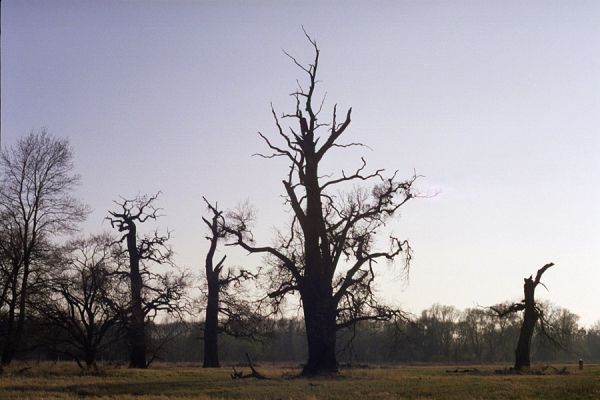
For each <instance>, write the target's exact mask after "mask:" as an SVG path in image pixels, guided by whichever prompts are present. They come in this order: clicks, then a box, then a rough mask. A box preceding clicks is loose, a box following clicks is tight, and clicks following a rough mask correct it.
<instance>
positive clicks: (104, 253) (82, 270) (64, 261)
mask: <svg viewBox="0 0 600 400" xmlns="http://www.w3.org/2000/svg"><path fill="white" fill-rule="evenodd" d="M112 242H113V238H111V237H110V236H109V235H106V234H104V235H96V236H90V237H89V238H85V239H84V238H82V239H76V240H72V241H70V242H68V243H67V244H66V245H65V246H64V247H63V249H62V251H61V254H60V256H59V257H57V259H56V260H55V261H54V263H53V264H54V265H52V267H53V268H52V269H51V270H50V271H49V273H48V275H47V278H48V281H47V283H48V284H47V286H46V288H45V290H44V292H45V296H41V297H39V300H38V302H37V304H36V305H35V306H34V307H35V310H36V311H37V312H38V313H39V314H40V316H41V317H42V321H44V323H46V324H48V325H49V326H48V328H49V329H50V330H51V331H52V335H49V336H51V338H52V339H53V340H52V342H51V343H49V344H50V345H51V346H52V347H53V348H54V349H55V350H56V351H59V352H62V353H65V354H67V355H69V356H71V357H73V358H74V359H75V360H76V361H77V364H78V365H79V366H80V367H81V368H82V369H83V368H84V364H83V363H82V361H83V362H84V363H85V368H87V369H91V368H93V369H96V357H97V355H98V353H99V351H101V350H102V349H103V348H104V347H106V346H108V345H110V343H111V341H110V340H107V339H108V336H109V333H112V334H113V335H112V339H113V340H116V339H118V338H120V335H116V334H115V332H116V331H117V329H116V328H117V327H118V323H119V321H120V319H121V317H122V310H123V309H124V308H125V307H126V304H127V303H128V296H127V286H126V285H123V284H122V282H120V280H119V277H118V275H117V274H116V271H117V265H118V264H117V262H116V260H115V259H114V251H113V249H112V248H111V243H112ZM111 331H112V332H111ZM51 338H48V339H51ZM57 339H58V340H57Z"/></svg>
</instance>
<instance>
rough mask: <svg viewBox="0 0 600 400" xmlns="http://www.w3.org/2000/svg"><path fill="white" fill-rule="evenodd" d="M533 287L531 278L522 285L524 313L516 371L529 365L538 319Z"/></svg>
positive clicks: (517, 350) (534, 285)
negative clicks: (532, 340)
mask: <svg viewBox="0 0 600 400" xmlns="http://www.w3.org/2000/svg"><path fill="white" fill-rule="evenodd" d="M535 287H536V283H535V282H534V281H533V279H532V277H529V278H526V279H525V284H524V285H523V291H524V293H525V299H524V303H525V312H524V314H523V324H522V325H521V332H520V333H519V342H518V343H517V349H516V350H515V369H516V370H520V369H522V368H523V367H529V366H530V365H531V361H530V359H529V354H530V353H531V339H532V338H533V331H534V329H535V324H536V322H537V321H538V319H539V317H540V315H539V312H538V310H537V307H536V304H535Z"/></svg>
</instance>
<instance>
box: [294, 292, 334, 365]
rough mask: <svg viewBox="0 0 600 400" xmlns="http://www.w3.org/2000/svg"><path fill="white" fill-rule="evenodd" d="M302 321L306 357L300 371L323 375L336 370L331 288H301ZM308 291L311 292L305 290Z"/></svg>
mask: <svg viewBox="0 0 600 400" xmlns="http://www.w3.org/2000/svg"><path fill="white" fill-rule="evenodd" d="M303 292H304V293H306V294H304V295H302V303H303V305H304V323H305V326H306V338H307V341H308V361H307V363H306V365H305V366H304V368H303V369H302V375H304V376H312V375H326V374H332V373H335V372H337V370H338V363H337V358H336V354H335V350H336V346H335V344H336V332H337V327H336V313H335V311H336V309H335V307H334V306H333V301H332V295H331V289H329V293H326V292H325V293H319V292H318V291H316V290H313V291H310V290H308V289H304V290H303ZM307 292H310V293H307Z"/></svg>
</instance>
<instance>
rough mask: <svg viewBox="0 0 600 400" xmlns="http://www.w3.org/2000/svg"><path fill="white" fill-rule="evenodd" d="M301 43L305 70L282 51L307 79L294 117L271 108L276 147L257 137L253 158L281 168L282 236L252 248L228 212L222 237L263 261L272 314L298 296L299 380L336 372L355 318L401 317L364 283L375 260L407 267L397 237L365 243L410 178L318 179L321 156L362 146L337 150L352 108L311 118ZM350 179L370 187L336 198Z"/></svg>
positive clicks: (409, 193) (315, 111)
mask: <svg viewBox="0 0 600 400" xmlns="http://www.w3.org/2000/svg"><path fill="white" fill-rule="evenodd" d="M305 34H306V32H305ZM306 37H307V39H308V40H309V42H310V44H311V45H312V49H313V50H314V61H313V62H312V63H311V64H309V65H303V64H301V63H300V62H298V61H297V60H296V59H295V58H294V57H292V56H290V55H289V54H287V53H286V54H287V55H288V56H289V57H290V59H291V60H292V61H293V62H294V63H295V64H296V66H298V67H299V68H300V69H301V70H302V71H303V73H305V74H306V76H307V77H308V83H307V85H306V87H305V88H303V87H302V86H300V84H298V86H299V88H298V89H297V90H296V91H295V92H294V93H292V97H293V98H294V100H295V105H296V107H295V111H294V112H293V113H291V114H283V115H282V116H277V114H276V112H275V110H274V109H273V107H271V112H272V115H273V118H274V121H275V126H276V132H277V136H278V137H279V139H280V141H281V144H277V143H276V142H275V141H274V140H273V139H271V138H268V137H267V136H266V135H263V134H262V133H260V132H259V135H260V137H261V138H262V139H263V140H264V141H265V143H266V145H267V146H268V148H269V149H270V151H271V153H269V154H262V156H263V157H264V158H276V157H281V158H284V159H286V160H287V161H288V162H289V170H288V172H287V174H286V175H287V176H286V179H284V180H283V181H282V183H283V186H284V189H285V194H286V195H285V199H286V203H287V204H288V205H289V206H290V207H291V210H292V212H293V216H292V222H291V224H290V227H289V231H288V232H287V233H282V234H280V235H279V237H278V238H277V239H276V241H277V243H276V244H275V245H273V246H256V245H255V244H254V241H253V239H252V233H251V231H250V228H249V223H250V219H251V215H250V214H249V213H247V212H246V211H247V210H246V211H244V210H242V211H239V212H232V213H231V214H230V215H228V221H227V228H226V230H227V232H228V233H229V234H230V235H231V236H232V238H233V240H232V243H233V244H235V245H238V246H241V247H242V248H244V249H246V250H247V251H249V252H250V253H262V254H266V255H268V257H270V259H271V265H272V268H271V270H270V273H269V274H270V276H269V278H270V279H271V288H270V289H271V290H270V292H269V297H270V298H271V299H272V300H273V302H274V305H275V307H277V306H278V304H279V302H280V301H281V299H282V298H283V297H284V296H286V295H288V294H292V293H299V295H300V299H301V303H302V308H303V312H304V321H305V325H306V337H307V341H308V361H307V363H306V365H305V367H304V369H303V371H302V373H303V375H316V374H328V373H334V372H336V371H337V368H338V363H337V360H336V333H337V331H338V330H340V329H344V328H349V327H352V326H353V325H354V324H355V323H357V322H359V321H365V320H379V321H381V320H391V319H394V318H403V317H404V314H403V313H402V312H401V311H400V310H398V309H395V308H392V307H389V306H386V305H383V304H381V303H380V302H379V301H378V300H377V298H376V297H375V295H374V289H373V285H374V279H375V277H376V272H375V271H376V266H377V263H378V262H379V261H388V262H392V261H394V260H396V259H397V258H398V257H400V256H403V258H404V266H405V268H408V264H409V261H410V258H411V249H410V247H409V244H408V242H407V241H406V240H400V239H399V238H397V237H390V241H389V248H388V249H386V250H378V249H376V243H375V242H376V236H377V233H378V232H379V231H380V230H381V228H382V227H383V225H384V224H385V221H386V220H387V219H388V218H390V217H392V216H394V215H395V214H396V212H397V211H398V209H399V208H400V207H401V206H403V205H404V204H405V203H406V202H407V201H409V200H410V199H411V198H413V197H414V193H413V183H414V181H415V179H416V178H417V177H416V176H413V177H412V178H410V179H408V180H398V179H397V176H396V174H393V175H391V176H389V177H385V176H384V174H383V173H384V170H382V169H379V170H376V171H374V172H370V173H369V172H367V171H366V162H365V160H364V159H361V165H360V166H359V167H358V168H357V169H356V170H355V171H353V172H352V173H348V174H346V173H344V172H343V171H342V173H341V176H338V177H337V178H336V177H332V176H328V177H323V175H322V174H323V173H322V172H321V171H319V168H320V167H321V165H322V161H323V160H324V159H325V158H326V157H327V156H328V155H329V154H330V152H331V151H333V150H335V149H339V148H341V149H344V148H347V147H351V146H362V145H361V144H360V143H347V144H343V143H339V139H340V137H341V136H342V135H343V134H344V133H345V132H346V130H347V128H348V126H349V125H350V121H351V113H352V109H348V110H347V112H346V113H345V116H344V117H343V118H342V119H341V122H340V120H339V117H338V110H337V106H334V107H333V110H332V114H331V120H330V122H329V123H326V122H323V121H322V120H321V119H320V115H321V111H322V107H323V102H319V103H317V104H315V90H316V86H317V82H318V80H317V72H318V68H319V56H320V50H319V48H318V47H317V44H316V42H315V41H314V40H313V39H312V38H311V37H309V36H308V35H307V34H306ZM323 101H324V99H323ZM282 119H289V120H291V121H293V122H294V124H293V125H295V126H290V127H289V130H288V129H287V128H285V129H284V126H283V125H282ZM358 182H366V183H370V182H374V184H373V185H372V187H371V188H370V190H369V189H364V188H359V189H356V190H351V191H349V192H348V191H346V192H345V193H344V194H339V193H340V192H342V191H344V188H345V187H348V186H350V185H352V184H354V183H358Z"/></svg>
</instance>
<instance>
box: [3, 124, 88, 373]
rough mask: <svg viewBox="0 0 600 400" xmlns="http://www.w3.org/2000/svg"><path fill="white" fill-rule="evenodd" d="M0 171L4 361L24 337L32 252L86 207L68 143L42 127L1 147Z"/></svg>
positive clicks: (63, 230)
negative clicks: (79, 197) (4, 284)
mask: <svg viewBox="0 0 600 400" xmlns="http://www.w3.org/2000/svg"><path fill="white" fill-rule="evenodd" d="M0 174H1V175H0V215H1V216H2V218H1V222H0V230H1V231H2V232H3V234H2V236H3V240H2V244H1V246H2V249H3V252H4V254H5V256H6V257H8V260H7V261H6V262H5V264H4V265H3V267H6V268H7V269H6V271H7V275H6V277H7V281H6V282H9V285H8V286H9V287H8V289H6V287H5V288H3V292H4V296H5V304H6V305H7V308H8V310H7V321H6V330H5V332H3V336H4V340H3V348H2V364H3V365H8V364H9V363H10V362H11V361H12V359H13V356H14V354H15V352H16V351H17V350H18V349H19V345H20V342H21V338H22V337H23V329H24V326H25V319H26V313H27V301H28V297H29V294H30V293H29V291H30V284H31V279H32V274H33V273H34V271H33V268H34V264H35V260H36V257H39V256H40V254H41V253H42V252H43V250H44V249H43V247H44V244H45V243H48V242H49V241H50V240H51V239H52V238H53V237H55V236H56V235H60V234H63V233H67V232H72V231H74V230H76V228H77V224H78V223H79V222H81V221H82V220H84V218H85V216H86V215H87V212H88V210H87V207H86V206H84V205H83V204H82V203H81V202H80V201H78V200H77V199H75V198H74V197H73V196H72V192H73V190H74V188H75V187H76V186H77V184H78V183H79V176H78V175H75V174H73V153H72V151H71V148H70V146H69V142H68V141H67V140H66V139H59V138H55V137H53V136H51V135H49V134H48V133H47V132H46V131H45V130H42V131H40V132H39V133H35V132H31V133H30V134H29V135H27V136H25V137H23V138H21V139H19V140H18V141H17V143H16V144H15V146H14V147H11V148H8V149H5V150H4V151H3V152H2V153H1V155H0ZM4 289H6V290H4Z"/></svg>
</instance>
